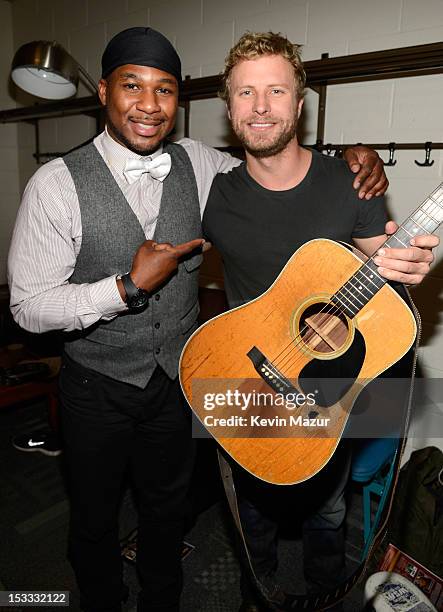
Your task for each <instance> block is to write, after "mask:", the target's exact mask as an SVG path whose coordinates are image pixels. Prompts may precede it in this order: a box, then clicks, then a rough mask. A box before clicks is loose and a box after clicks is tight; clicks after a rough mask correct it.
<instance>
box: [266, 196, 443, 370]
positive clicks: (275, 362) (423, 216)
mask: <svg viewBox="0 0 443 612" xmlns="http://www.w3.org/2000/svg"><path fill="white" fill-rule="evenodd" d="M431 201H432V204H430V209H429V208H428V209H427V211H424V210H422V208H419V209H417V210H416V211H415V212H414V213H413V214H412V215H411V217H409V218H408V219H407V220H406V222H407V221H409V220H412V221H413V222H414V221H417V222H418V223H417V224H419V225H420V227H423V229H424V230H425V231H427V230H426V228H425V227H424V225H425V224H426V223H429V221H431V222H432V221H434V223H438V224H440V223H441V222H439V221H438V219H436V218H434V217H433V216H432V215H430V214H428V213H430V212H432V213H433V212H434V210H433V209H434V208H437V209H438V210H440V209H441V207H440V205H439V203H438V202H436V201H435V200H433V199H432V198H431ZM424 204H425V205H429V202H428V201H425V203H424ZM416 213H419V215H418V218H417V219H415V220H414V219H413V218H412V217H413V216H414V215H415V214H416ZM406 222H405V223H406ZM420 222H422V223H420ZM403 225H404V224H403ZM400 229H404V228H403V226H400V228H399V230H400ZM399 230H397V232H396V233H398V231H399ZM404 231H406V230H404ZM406 233H409V232H407V231H406ZM393 236H395V234H394V235H393ZM388 240H389V238H388ZM400 242H401V241H400ZM401 244H403V243H402V242H401ZM372 257H374V255H373V256H372ZM372 257H370V258H369V259H368V261H367V262H365V263H364V264H363V265H362V266H361V267H360V268H359V269H358V270H357V271H356V272H355V273H354V274H353V275H352V276H351V277H350V279H349V280H348V281H347V282H346V283H345V284H344V285H343V286H342V287H341V288H340V290H339V291H338V292H337V293H336V294H335V295H337V297H339V296H341V297H343V298H344V299H345V300H347V301H348V302H350V303H351V304H352V306H353V307H355V304H353V303H352V301H351V300H350V299H349V298H347V296H346V295H344V294H343V289H346V284H347V283H350V284H351V286H354V285H353V284H352V280H353V279H354V277H355V276H356V274H357V273H358V272H362V273H363V269H364V268H365V267H366V268H368V269H369V270H370V268H369V266H368V263H369V262H371V261H372ZM376 274H377V273H376ZM363 275H364V276H366V275H365V274H364V273H363ZM377 276H379V275H378V274H377ZM379 278H381V279H383V277H380V276H379ZM383 280H384V283H386V280H385V279H383ZM360 284H361V283H360ZM378 289H380V287H379V288H378ZM346 291H348V293H350V294H351V296H352V297H353V298H354V299H357V301H360V300H358V298H356V297H355V296H353V295H352V293H351V292H350V291H349V289H346ZM373 295H375V293H374V294H373ZM360 303H361V302H360ZM329 307H331V309H330V310H327V308H329ZM358 310H359V309H358ZM358 310H357V312H358ZM337 313H338V316H339V314H345V311H344V310H342V309H341V308H340V307H339V306H337V305H334V304H332V303H331V302H329V303H328V304H326V305H325V307H324V308H323V309H322V310H320V311H319V312H318V313H317V315H321V314H323V315H324V316H323V318H322V320H320V321H319V328H320V329H321V326H322V325H323V324H324V323H325V322H326V321H327V320H329V319H330V316H332V315H333V314H337ZM355 314H357V313H354V315H355ZM309 331H311V332H312V333H311V334H310V337H309V338H306V336H305V337H303V334H304V333H305V332H307V333H308V334H309ZM314 335H319V334H318V333H317V332H316V331H315V330H314V329H312V328H310V327H309V326H308V325H307V324H306V325H305V326H304V327H303V328H302V329H301V330H300V332H299V334H297V335H296V336H295V337H294V338H293V339H292V340H291V341H290V342H289V343H288V344H287V345H286V346H285V347H284V348H283V349H282V350H281V351H280V353H279V354H278V355H276V357H275V358H274V359H272V360H271V361H270V363H271V364H272V367H273V368H274V369H275V372H274V373H275V375H276V376H278V374H279V372H278V370H280V371H281V373H282V374H283V373H284V372H283V369H282V368H283V364H284V367H287V366H294V365H295V364H296V363H297V360H295V361H293V362H290V363H289V362H287V360H288V359H290V358H291V353H292V352H295V353H296V356H298V352H297V350H296V349H297V348H298V346H300V344H302V343H304V344H306V342H307V341H309V340H310V339H311V338H312V336H314ZM320 338H321V336H320ZM294 341H295V342H294ZM288 349H289V353H287V354H286V355H283V354H284V353H285V352H286V351H287V350H288ZM332 352H333V351H332ZM285 361H286V362H287V363H285ZM277 366H278V370H277V369H276V368H277Z"/></svg>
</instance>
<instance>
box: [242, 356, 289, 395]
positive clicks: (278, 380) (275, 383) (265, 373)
mask: <svg viewBox="0 0 443 612" xmlns="http://www.w3.org/2000/svg"><path fill="white" fill-rule="evenodd" d="M247 356H248V357H249V359H250V360H251V362H252V365H253V366H254V369H255V371H256V372H257V374H258V375H259V376H260V378H262V379H263V380H264V381H265V383H267V384H268V385H269V386H270V387H271V389H272V390H273V391H276V392H277V393H281V394H282V395H286V394H287V393H299V390H298V389H297V388H296V387H294V385H293V384H291V382H290V381H289V380H288V379H287V378H286V376H284V375H283V374H282V373H281V372H280V371H279V370H278V368H276V367H275V365H273V363H272V361H269V359H267V358H266V357H265V355H263V353H262V352H261V351H260V350H259V349H258V348H257V347H256V346H253V347H252V348H251V350H250V351H249V352H248V353H247Z"/></svg>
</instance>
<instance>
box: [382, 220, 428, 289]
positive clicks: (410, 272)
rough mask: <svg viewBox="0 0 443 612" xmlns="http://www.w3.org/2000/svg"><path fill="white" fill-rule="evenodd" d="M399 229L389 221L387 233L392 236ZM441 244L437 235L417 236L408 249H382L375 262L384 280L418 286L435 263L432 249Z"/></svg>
mask: <svg viewBox="0 0 443 612" xmlns="http://www.w3.org/2000/svg"><path fill="white" fill-rule="evenodd" d="M397 229H398V225H397V224H396V223H395V222H394V221H388V223H387V224H386V228H385V231H386V233H387V234H388V235H390V234H393V233H394V232H396V231H397ZM439 243H440V239H439V237H438V236H436V235H435V234H429V235H421V236H415V238H413V239H411V246H410V247H408V248H406V249H389V248H384V249H380V250H379V251H378V254H377V256H376V257H374V262H375V263H376V264H377V266H379V268H378V271H379V273H380V274H381V275H382V276H383V277H384V278H387V279H388V280H391V281H394V282H399V283H405V284H406V285H418V284H420V283H421V282H422V280H423V279H424V277H425V276H426V274H427V273H428V272H429V269H430V266H431V264H432V262H433V261H434V254H433V252H432V249H433V248H434V247H436V246H438V245H439Z"/></svg>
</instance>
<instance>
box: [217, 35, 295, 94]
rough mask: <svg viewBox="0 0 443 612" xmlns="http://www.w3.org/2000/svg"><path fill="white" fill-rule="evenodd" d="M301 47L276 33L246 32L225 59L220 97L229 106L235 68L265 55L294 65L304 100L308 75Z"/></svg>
mask: <svg viewBox="0 0 443 612" xmlns="http://www.w3.org/2000/svg"><path fill="white" fill-rule="evenodd" d="M300 48H301V45H296V44H293V43H291V42H290V41H289V40H288V39H287V38H286V37H285V36H282V35H281V34H280V33H277V34H275V33H274V32H245V34H243V36H242V37H241V38H240V40H239V41H238V42H237V44H236V45H234V46H233V47H232V49H231V50H230V51H229V53H228V55H227V57H226V59H225V69H224V71H223V74H222V87H221V89H220V91H219V96H220V98H222V100H225V102H226V103H227V105H228V106H229V94H230V79H231V72H232V69H233V68H234V66H236V65H237V64H238V63H239V62H241V61H243V60H252V59H256V58H257V57H261V56H263V55H281V56H282V57H284V58H285V59H287V60H288V62H290V64H292V67H293V69H294V80H295V85H296V90H297V96H298V97H299V98H302V97H303V95H304V88H305V84H306V73H305V71H304V68H303V62H302V59H301V56H300V52H299V49H300Z"/></svg>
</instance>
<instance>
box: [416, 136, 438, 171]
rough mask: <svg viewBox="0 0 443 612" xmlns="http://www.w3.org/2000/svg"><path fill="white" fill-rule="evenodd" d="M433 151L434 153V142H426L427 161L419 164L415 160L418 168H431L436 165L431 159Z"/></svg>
mask: <svg viewBox="0 0 443 612" xmlns="http://www.w3.org/2000/svg"><path fill="white" fill-rule="evenodd" d="M431 151H432V142H425V161H424V162H419V161H417V160H416V159H415V160H414V161H415V163H416V164H417V166H421V167H422V168H423V167H424V166H427V167H429V166H433V165H434V160H433V159H432V160H431V159H430V157H431Z"/></svg>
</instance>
